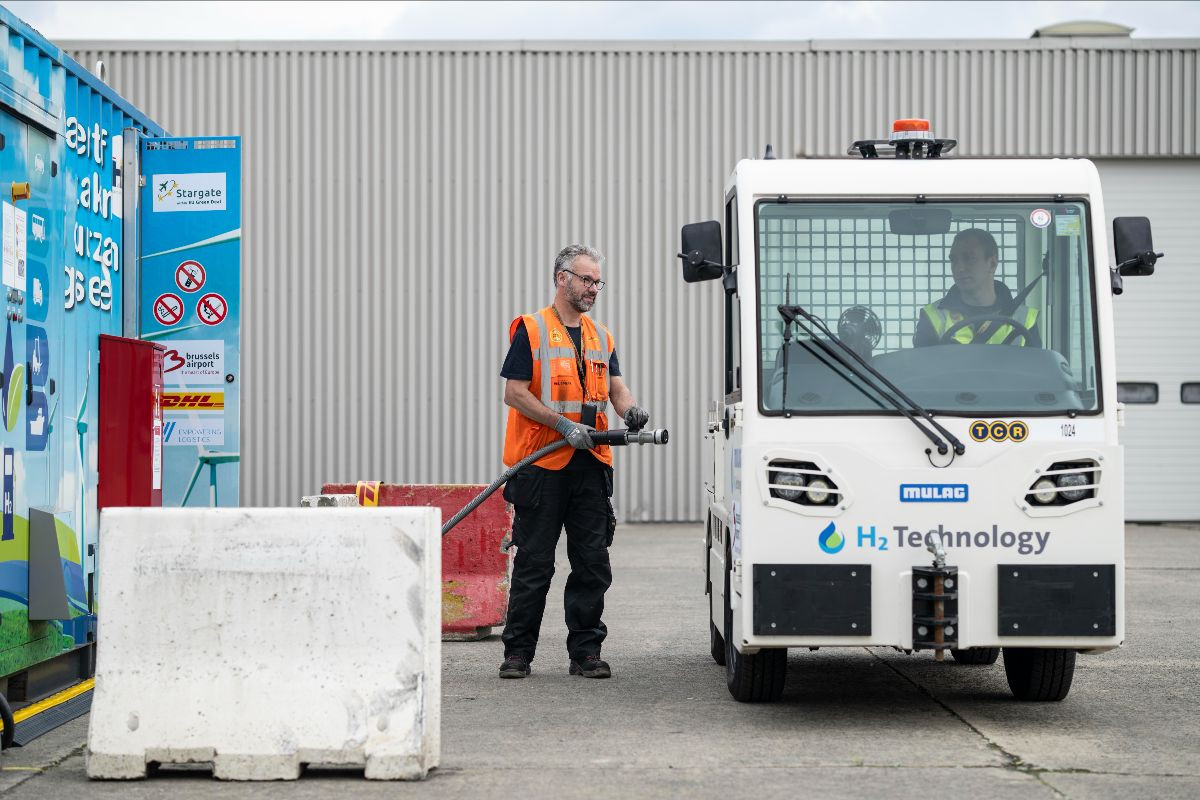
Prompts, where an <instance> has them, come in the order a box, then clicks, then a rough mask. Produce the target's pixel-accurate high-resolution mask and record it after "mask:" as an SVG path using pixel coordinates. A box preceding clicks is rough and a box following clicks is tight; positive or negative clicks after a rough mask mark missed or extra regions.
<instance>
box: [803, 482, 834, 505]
mask: <svg viewBox="0 0 1200 800" xmlns="http://www.w3.org/2000/svg"><path fill="white" fill-rule="evenodd" d="M831 488H833V487H831V486H830V485H829V482H828V481H826V480H824V479H823V478H813V479H812V480H811V481H809V483H808V491H807V492H805V493H804V494H805V496H807V497H808V502H810V503H812V504H813V505H814V506H820V505H824V504H825V503H827V502H828V501H829V490H830V489H831Z"/></svg>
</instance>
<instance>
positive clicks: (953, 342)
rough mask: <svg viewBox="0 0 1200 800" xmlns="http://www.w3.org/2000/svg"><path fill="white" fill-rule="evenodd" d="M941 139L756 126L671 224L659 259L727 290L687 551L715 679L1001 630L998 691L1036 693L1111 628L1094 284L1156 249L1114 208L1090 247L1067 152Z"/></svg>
mask: <svg viewBox="0 0 1200 800" xmlns="http://www.w3.org/2000/svg"><path fill="white" fill-rule="evenodd" d="M954 145H955V142H954V140H950V139H937V138H934V137H933V135H932V134H931V132H930V130H929V125H928V122H926V121H924V120H901V121H898V122H897V123H896V125H895V127H894V130H893V133H892V136H891V137H890V138H889V139H887V140H866V141H860V142H855V143H854V144H853V145H852V146H851V147H850V149H849V154H850V155H852V156H853V158H849V159H835V160H785V159H775V158H773V157H772V155H771V150H770V148H769V147H768V149H767V156H766V158H764V159H761V160H743V161H741V162H739V163H738V164H737V166H736V168H735V169H734V172H733V175H732V176H731V177H730V178H729V180H728V182H727V184H726V189H725V219H724V223H723V225H722V223H719V222H715V221H713V222H701V223H695V224H692V225H686V226H684V228H683V231H682V251H683V252H682V253H681V254H680V258H681V259H683V277H684V280H685V281H688V282H694V281H705V280H710V279H720V280H721V285H722V286H723V288H724V290H725V308H724V333H725V335H724V352H723V353H722V354H721V357H722V358H723V361H724V370H723V374H724V386H723V387H721V391H720V398H721V399H720V400H718V401H716V402H714V403H713V404H712V406H711V407H710V418H709V423H708V427H707V431H706V433H705V462H704V470H705V480H704V484H705V489H706V492H707V500H708V510H707V534H706V554H705V565H706V576H707V580H706V589H707V593H708V595H709V599H710V603H709V606H710V636H711V642H712V656H713V658H714V659H715V660H716V662H717V663H718V664H723V665H724V666H725V668H726V676H727V680H728V685H729V690H730V692H731V693H732V695H733V696H734V697H735V698H736V699H738V700H741V701H770V700H775V699H778V698H779V697H780V695H781V694H782V692H783V689H784V680H785V675H786V662H787V650H788V648H808V649H816V648H819V647H893V648H896V649H899V650H903V651H905V652H912V651H921V650H931V651H933V652H934V653H935V657H936V658H937V659H938V660H942V659H943V656H944V653H945V651H946V650H949V651H950V653H951V654H952V657H953V658H954V660H955V661H956V662H958V663H960V664H977V665H978V664H992V663H994V662H995V661H996V660H997V658H998V657H999V655H1000V652H1001V650H1003V653H1004V669H1005V673H1006V675H1007V678H1008V683H1009V686H1010V687H1011V688H1012V692H1013V694H1014V695H1015V696H1016V697H1018V698H1021V699H1026V700H1061V699H1062V698H1064V697H1065V696H1066V695H1067V692H1068V691H1069V689H1070V686H1071V680H1072V677H1073V674H1074V669H1075V658H1076V654H1077V653H1101V652H1104V651H1106V650H1110V649H1112V648H1115V647H1119V646H1120V645H1121V643H1122V642H1123V641H1124V639H1125V626H1124V615H1125V614H1124V612H1125V593H1124V570H1125V558H1124V550H1125V529H1124V522H1125V521H1124V513H1123V511H1124V499H1123V491H1124V490H1123V483H1124V475H1123V457H1122V448H1121V446H1120V444H1119V443H1118V436H1117V434H1118V427H1119V426H1120V424H1121V405H1120V404H1119V403H1118V402H1117V391H1116V366H1115V363H1114V354H1115V340H1114V333H1113V310H1112V295H1114V294H1120V293H1121V276H1130V275H1149V274H1151V273H1153V270H1154V263H1155V261H1156V259H1157V258H1159V257H1161V254H1156V253H1155V252H1154V249H1153V245H1152V242H1151V236H1150V225H1149V222H1148V221H1147V220H1146V219H1145V218H1143V217H1124V218H1118V219H1116V220H1114V222H1113V234H1114V238H1113V241H1112V244H1113V247H1114V248H1115V255H1116V266H1115V267H1112V268H1110V267H1109V264H1110V261H1109V252H1110V250H1109V246H1110V242H1109V238H1108V232H1107V230H1106V226H1105V216H1104V202H1103V199H1102V196H1101V190H1100V179H1099V176H1098V174H1097V172H1096V168H1095V166H1094V165H1093V164H1092V163H1091V162H1090V161H1087V160H1084V159H1048V160H1032V159H1028V160H1027V159H1020V160H1018V159H1011V160H986V159H979V160H976V159H969V160H968V159H960V160H954V159H947V158H941V157H940V156H942V155H943V154H944V153H947V152H949V151H950V150H951V149H953V147H954ZM722 228H723V229H724V230H723V231H722ZM722 232H723V233H724V236H722ZM964 232H965V233H964ZM989 241H990V242H991V244H988V242H989ZM722 243H723V244H724V247H723V248H722ZM989 278H990V279H991V281H992V285H991V286H990V287H989V286H988V284H987V281H988V279H989ZM989 289H990V291H989Z"/></svg>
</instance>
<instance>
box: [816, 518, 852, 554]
mask: <svg viewBox="0 0 1200 800" xmlns="http://www.w3.org/2000/svg"><path fill="white" fill-rule="evenodd" d="M817 544H819V545H820V546H821V549H822V550H824V551H825V552H826V553H829V554H830V555H833V554H834V553H838V552H841V549H842V548H843V547H845V546H846V537H845V536H842V535H841V534H840V533H838V532H837V526H836V525H834V524H833V523H832V522H831V523H829V524H828V525H826V526H825V529H824V530H822V531H821V533H820V534H818V535H817Z"/></svg>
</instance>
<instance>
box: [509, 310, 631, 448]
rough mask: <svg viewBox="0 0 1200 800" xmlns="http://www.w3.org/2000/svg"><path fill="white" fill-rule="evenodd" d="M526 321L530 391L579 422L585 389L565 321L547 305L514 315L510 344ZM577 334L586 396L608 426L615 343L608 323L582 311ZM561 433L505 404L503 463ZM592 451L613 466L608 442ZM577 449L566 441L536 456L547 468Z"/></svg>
mask: <svg viewBox="0 0 1200 800" xmlns="http://www.w3.org/2000/svg"><path fill="white" fill-rule="evenodd" d="M522 324H523V325H524V326H525V332H526V333H527V334H529V349H530V351H531V352H532V353H533V380H531V381H530V382H529V391H530V392H532V393H533V396H534V397H536V398H538V399H539V400H541V401H542V404H543V405H545V406H546V407H547V408H549V409H550V410H551V411H553V412H555V413H556V414H562V415H563V416H564V417H566V418H567V419H569V420H572V421H574V422H580V421H581V420H582V418H583V403H584V400H585V398H584V390H583V387H581V386H580V385H579V369H578V366H577V365H576V362H575V348H574V346H573V345H572V343H571V337H570V335H569V334H568V333H567V329H566V327H565V326H564V325H563V324H562V323H561V322H559V320H558V315H557V314H555V313H554V309H553V308H552V307H551V306H546V307H545V308H543V309H542V310H541V311H538V312H537V313H536V314H525V315H523V316H520V317H517V318H516V319H514V320H513V321H512V324H511V325H509V326H508V341H509V343H510V344H511V343H512V340H513V336H515V335H516V332H517V326H518V325H522ZM580 325H581V327H582V331H581V334H582V336H581V339H582V344H583V358H584V361H585V362H586V364H585V371H584V374H585V375H586V376H587V398H586V400H587V402H589V403H592V404H594V405H595V406H596V407H597V414H596V430H598V431H606V430H608V415H607V413H606V412H607V411H608V362H609V359H610V358H611V357H612V353H613V350H614V348H615V346H614V344H613V337H612V334H611V333H609V330H608V328H606V327H604V326H603V325H600V324H598V323H596V322H593V321H592V320H591V318H590V317H588V316H587V315H586V314H585V315H583V317H582V319H581V321H580ZM562 438H563V437H562V434H560V433H559V432H558V431H556V430H554V428H548V427H546V426H545V425H543V424H541V423H540V422H535V421H534V420H532V419H530V418H529V417H527V416H525V415H524V414H522V413H520V412H519V411H517V410H516V409H515V408H511V407H510V408H509V409H508V425H507V426H506V427H505V431H504V464H505V466H509V467H511V466H512V465H513V464H516V463H517V462H518V461H520V460H521V459H522V458H525V457H526V456H530V455H533V454H534V453H535V452H537V451H538V450H540V449H541V448H543V447H545V446H546V445H548V444H550V443H551V442H556V441H558V440H560V439H562ZM590 452H591V454H592V455H593V456H595V457H596V458H598V459H599V460H600V461H602V462H603V463H605V464H608V465H609V466H612V448H611V447H609V446H608V445H599V446H597V447H594V448H592V450H591V451H590ZM574 454H575V448H573V447H570V446H567V447H563V448H560V449H558V450H555V451H554V452H553V453H551V454H550V455H547V456H543V457H542V458H541V459H539V460H538V461H536V462H534V463H535V465H536V466H539V467H544V468H545V469H562V468H563V467H565V466H566V465H567V462H569V461H570V460H571V456H573V455H574Z"/></svg>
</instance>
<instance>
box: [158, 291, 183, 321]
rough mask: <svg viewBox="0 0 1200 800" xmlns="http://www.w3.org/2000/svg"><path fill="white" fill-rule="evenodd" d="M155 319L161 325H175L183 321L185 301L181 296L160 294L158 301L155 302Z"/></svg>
mask: <svg viewBox="0 0 1200 800" xmlns="http://www.w3.org/2000/svg"><path fill="white" fill-rule="evenodd" d="M154 319H156V320H157V321H158V323H159V324H160V325H168V326H169V325H174V324H175V323H176V322H179V320H181V319H183V300H182V299H180V297H179V295H177V294H171V293H170V292H167V293H166V294H160V295H159V296H158V299H157V300H155V301H154Z"/></svg>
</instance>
